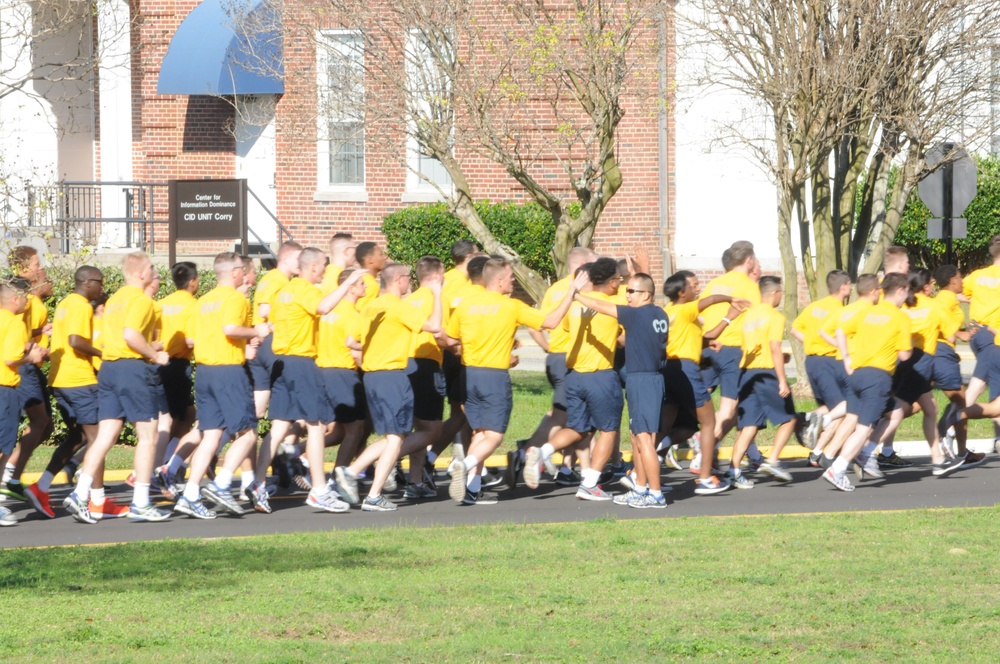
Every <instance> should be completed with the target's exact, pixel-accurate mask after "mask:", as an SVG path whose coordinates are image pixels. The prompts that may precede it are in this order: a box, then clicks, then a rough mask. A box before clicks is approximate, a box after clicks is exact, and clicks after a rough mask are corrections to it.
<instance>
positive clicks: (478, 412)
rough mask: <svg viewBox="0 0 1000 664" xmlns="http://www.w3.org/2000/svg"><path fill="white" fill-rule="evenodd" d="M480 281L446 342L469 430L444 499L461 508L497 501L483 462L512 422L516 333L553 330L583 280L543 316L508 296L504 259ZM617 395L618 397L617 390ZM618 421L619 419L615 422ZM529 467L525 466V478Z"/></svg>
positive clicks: (490, 264)
mask: <svg viewBox="0 0 1000 664" xmlns="http://www.w3.org/2000/svg"><path fill="white" fill-rule="evenodd" d="M613 263H614V261H612V264H613ZM482 276H483V290H482V292H476V293H472V294H469V295H468V296H466V297H463V298H462V301H461V303H460V304H459V305H458V308H457V309H456V310H455V312H454V314H453V315H452V316H451V317H450V318H449V319H448V329H447V340H446V341H447V343H448V344H450V345H452V346H458V345H460V346H461V353H462V365H463V366H464V367H465V375H466V400H465V415H466V417H467V418H468V420H469V426H470V427H471V428H472V431H473V437H472V442H471V443H470V444H469V449H468V452H467V454H466V455H465V458H464V459H461V460H459V459H454V460H453V461H452V462H451V465H450V466H449V467H448V472H449V474H450V475H451V482H450V483H449V486H448V495H449V496H450V497H451V499H452V500H454V501H455V502H457V503H461V504H464V505H491V504H495V503H496V502H497V500H496V497H495V496H491V495H489V494H485V493H483V492H482V477H481V472H482V462H483V461H484V460H485V459H487V458H489V456H490V455H491V454H493V452H495V451H496V449H497V448H498V447H499V446H500V444H501V443H502V442H503V435H504V433H505V432H506V431H507V425H508V424H509V423H510V414H511V411H512V410H513V393H512V388H511V382H510V362H511V351H512V350H513V348H514V335H515V333H516V332H517V328H518V327H519V326H521V325H526V326H528V327H531V328H534V329H536V330H537V329H547V330H551V329H552V328H554V327H555V326H556V325H559V324H560V322H561V321H562V319H563V317H564V316H565V315H566V312H567V311H568V310H569V308H570V305H571V304H572V302H573V295H574V294H575V291H576V290H577V289H578V288H580V287H581V286H582V285H583V284H585V283H586V277H585V276H583V275H579V276H578V278H577V279H576V280H574V282H573V287H572V288H571V289H570V290H569V291H567V293H566V296H565V297H564V299H563V301H562V303H561V304H560V305H559V307H557V308H556V309H555V310H553V311H551V312H549V313H548V314H544V313H542V312H541V311H539V310H537V309H534V308H532V307H530V306H528V305H527V304H525V303H524V302H521V301H520V300H515V299H513V298H511V297H510V295H511V293H512V292H513V290H514V270H513V267H512V266H511V264H510V261H508V260H507V259H505V258H490V259H489V260H488V261H486V263H485V265H484V266H483V273H482ZM615 285H616V286H617V283H616V284H615ZM615 326H616V327H617V323H615ZM609 361H610V360H609ZM616 380H617V379H616ZM618 395H619V398H620V396H621V388H620V387H619V388H618ZM620 418H621V415H620V414H619V421H620ZM531 449H534V450H535V453H536V458H535V461H534V462H533V463H534V467H535V472H536V473H537V469H538V458H537V448H531ZM530 451H531V450H529V452H530ZM530 465H531V464H530V463H527V462H526V465H525V472H526V473H527V472H528V467H529V466H530ZM525 483H528V476H527V475H526V476H525ZM529 486H530V485H529ZM536 486H537V484H536Z"/></svg>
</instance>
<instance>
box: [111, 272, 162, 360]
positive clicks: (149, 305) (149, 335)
mask: <svg viewBox="0 0 1000 664" xmlns="http://www.w3.org/2000/svg"><path fill="white" fill-rule="evenodd" d="M154 305H155V303H154V302H153V298H151V297H149V296H148V295H146V293H145V292H143V290H142V289H141V288H137V287H136V286H122V287H121V288H119V289H118V291H117V292H116V293H115V294H114V295H112V296H111V297H110V298H108V303H107V304H106V305H105V307H104V330H103V332H102V334H101V338H102V339H103V340H104V361H105V362H110V361H112V360H123V359H134V360H142V359H145V358H143V356H142V355H140V354H139V353H137V352H135V351H134V350H132V349H131V348H129V346H128V344H127V343H125V338H124V333H125V328H127V327H128V328H132V329H133V330H135V331H136V332H138V333H139V334H141V335H142V337H143V338H144V339H145V340H146V342H147V343H148V342H151V341H152V340H153V331H154V329H155V327H156V313H155V310H154Z"/></svg>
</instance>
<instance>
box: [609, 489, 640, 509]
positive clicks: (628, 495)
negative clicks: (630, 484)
mask: <svg viewBox="0 0 1000 664" xmlns="http://www.w3.org/2000/svg"><path fill="white" fill-rule="evenodd" d="M640 495H642V494H640V493H637V492H635V491H633V490H631V489H629V490H628V491H626V492H625V493H620V494H618V495H617V496H614V497H613V498H612V499H611V502H613V503H614V504H615V505H628V501H630V500H632V499H633V498H635V497H636V496H640Z"/></svg>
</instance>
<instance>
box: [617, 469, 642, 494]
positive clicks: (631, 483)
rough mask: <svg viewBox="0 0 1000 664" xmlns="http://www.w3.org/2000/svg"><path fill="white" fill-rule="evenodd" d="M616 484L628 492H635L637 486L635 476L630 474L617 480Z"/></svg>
mask: <svg viewBox="0 0 1000 664" xmlns="http://www.w3.org/2000/svg"><path fill="white" fill-rule="evenodd" d="M618 483H619V484H621V485H622V486H623V487H625V488H626V489H628V490H630V491H635V490H636V489H637V488H638V486H637V485H636V483H635V475H633V474H632V473H625V474H624V475H622V476H621V477H619V478H618Z"/></svg>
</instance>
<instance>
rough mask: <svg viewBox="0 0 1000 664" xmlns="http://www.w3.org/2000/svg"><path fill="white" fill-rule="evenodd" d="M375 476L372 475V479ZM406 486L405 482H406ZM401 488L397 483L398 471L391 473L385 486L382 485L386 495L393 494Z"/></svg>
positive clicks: (394, 470)
mask: <svg viewBox="0 0 1000 664" xmlns="http://www.w3.org/2000/svg"><path fill="white" fill-rule="evenodd" d="M374 477H375V476H374V475H372V478H374ZM404 484H405V480H404ZM398 488H399V482H397V481H396V469H393V470H391V471H389V476H388V477H386V478H385V484H383V485H382V490H383V491H385V492H386V493H392V492H393V491H395V490H396V489H398Z"/></svg>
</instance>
